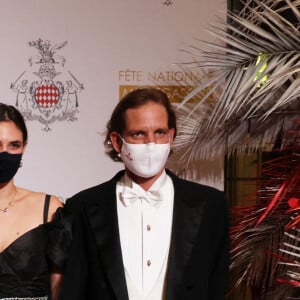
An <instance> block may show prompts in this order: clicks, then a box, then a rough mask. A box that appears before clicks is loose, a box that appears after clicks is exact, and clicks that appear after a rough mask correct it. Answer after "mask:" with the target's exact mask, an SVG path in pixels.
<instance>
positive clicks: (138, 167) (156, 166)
mask: <svg viewBox="0 0 300 300" xmlns="http://www.w3.org/2000/svg"><path fill="white" fill-rule="evenodd" d="M122 141H123V145H122V148H121V153H120V154H121V158H122V160H123V162H124V164H125V166H126V167H127V169H128V170H129V171H131V172H132V173H133V174H135V175H137V176H140V177H143V178H149V177H152V176H155V175H157V174H158V173H159V172H160V171H161V170H162V169H163V168H164V167H165V164H166V162H167V159H168V156H169V153H170V143H167V144H155V143H149V144H129V143H127V142H126V141H124V140H123V139H122Z"/></svg>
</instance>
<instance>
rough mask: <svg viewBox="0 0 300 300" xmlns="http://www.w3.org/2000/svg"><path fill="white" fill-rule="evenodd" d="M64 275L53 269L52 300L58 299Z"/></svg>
mask: <svg viewBox="0 0 300 300" xmlns="http://www.w3.org/2000/svg"><path fill="white" fill-rule="evenodd" d="M62 278H63V275H62V274H61V273H58V272H55V271H53V272H52V273H51V274H50V289H51V300H58V297H59V292H60V287H61V282H62Z"/></svg>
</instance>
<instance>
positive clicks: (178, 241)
mask: <svg viewBox="0 0 300 300" xmlns="http://www.w3.org/2000/svg"><path fill="white" fill-rule="evenodd" d="M168 173H169V175H170V176H171V178H172V180H173V183H174V190H175V194H174V209H173V225H172V235H171V245H170V252H169V261H168V271H167V299H168V300H172V299H176V286H178V285H179V284H180V283H181V282H182V279H183V277H182V276H183V272H184V268H185V267H186V264H187V262H188V260H189V258H190V255H191V251H192V248H193V245H194V242H195V239H196V236H197V233H198V232H199V228H200V224H201V220H202V216H203V212H204V202H201V199H197V200H198V201H197V202H198V203H197V205H195V204H194V203H193V200H192V199H191V198H193V197H192V192H191V191H188V190H187V188H186V186H185V184H184V181H183V180H181V179H179V178H178V177H176V176H174V175H173V174H172V173H170V172H168Z"/></svg>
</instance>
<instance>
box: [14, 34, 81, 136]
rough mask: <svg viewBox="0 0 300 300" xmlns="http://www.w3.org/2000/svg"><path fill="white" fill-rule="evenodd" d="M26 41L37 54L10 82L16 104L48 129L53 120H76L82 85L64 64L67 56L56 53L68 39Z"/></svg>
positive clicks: (24, 112)
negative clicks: (51, 41)
mask: <svg viewBox="0 0 300 300" xmlns="http://www.w3.org/2000/svg"><path fill="white" fill-rule="evenodd" d="M28 45H29V46H30V47H34V48H36V49H37V50H38V54H37V55H33V56H31V57H30V58H29V60H28V62H29V68H28V69H27V70H25V71H23V72H22V73H21V74H20V75H19V76H18V77H17V79H16V80H15V81H14V82H13V83H11V85H10V88H11V89H12V90H13V91H14V92H15V93H16V102H15V106H16V107H17V108H18V109H19V110H20V112H21V113H22V114H23V116H24V118H25V119H26V120H29V121H34V120H37V121H39V122H40V123H42V124H43V125H44V127H43V130H45V131H50V130H51V129H52V128H51V124H52V123H54V122H55V121H76V120H77V114H78V112H79V109H78V108H79V99H78V94H79V93H80V92H81V91H82V90H83V89H84V86H83V84H82V83H81V82H79V80H78V79H77V77H75V75H74V74H73V73H72V72H71V71H70V70H68V69H66V68H65V64H66V59H65V58H64V57H63V56H61V55H58V54H57V51H58V50H60V49H62V48H63V47H65V46H66V45H67V41H65V42H63V43H60V44H57V45H53V46H52V45H51V43H50V41H48V40H42V39H38V40H36V41H31V42H29V43H28Z"/></svg>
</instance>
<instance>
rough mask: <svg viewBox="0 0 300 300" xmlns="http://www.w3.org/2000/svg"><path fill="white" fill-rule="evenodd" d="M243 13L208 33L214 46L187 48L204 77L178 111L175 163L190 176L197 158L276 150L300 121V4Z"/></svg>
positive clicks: (250, 4) (284, 1) (285, 1)
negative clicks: (278, 139)
mask: <svg viewBox="0 0 300 300" xmlns="http://www.w3.org/2000/svg"><path fill="white" fill-rule="evenodd" d="M244 7H245V8H244V10H243V11H242V12H241V13H239V14H236V13H231V12H228V13H227V21H224V20H223V19H217V25H213V26H211V27H210V28H209V29H207V31H208V32H209V33H210V34H211V35H212V37H213V39H214V40H213V42H212V41H203V40H196V41H195V43H199V44H201V47H200V46H197V45H195V46H192V47H190V48H189V49H186V50H185V52H187V53H189V54H190V55H191V56H192V57H193V58H194V60H192V61H190V62H186V63H185V64H183V65H182V66H183V67H184V68H188V67H189V68H192V69H195V70H200V71H201V73H202V74H203V77H202V78H201V79H200V81H199V84H198V85H196V86H195V88H194V90H192V91H191V92H190V93H189V94H188V95H187V96H186V97H185V99H183V100H182V102H181V103H180V105H178V106H177V110H178V114H179V116H180V118H179V127H178V128H179V130H178V138H177V141H176V142H175V144H174V150H175V151H174V152H177V154H178V155H177V156H176V158H175V156H174V160H173V162H175V164H176V161H175V159H176V160H177V159H178V157H180V158H181V159H180V162H181V164H183V165H185V166H188V167H189V168H190V170H191V171H192V168H193V162H194V160H199V159H201V160H202V159H211V160H214V159H216V158H217V157H219V156H222V157H223V156H224V154H231V153H234V152H240V153H245V152H249V151H250V152H251V151H255V150H257V149H269V148H272V145H274V144H275V142H276V137H277V136H278V134H279V133H280V131H281V130H282V129H283V127H284V130H289V129H290V128H292V127H293V121H292V120H293V119H299V118H300V76H299V75H300V30H299V27H300V11H299V8H300V1H291V0H281V1H278V0H277V1H274V0H272V1H268V0H251V1H246V2H245V5H244ZM287 11H288V12H289V13H290V14H292V16H293V22H292V21H289V20H288V19H287V18H285V16H284V13H286V12H287ZM197 96H198V98H197ZM195 97H196V98H197V99H198V102H196V103H195V101H193V102H191V100H192V99H193V100H194V99H195ZM177 165H178V164H177Z"/></svg>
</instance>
